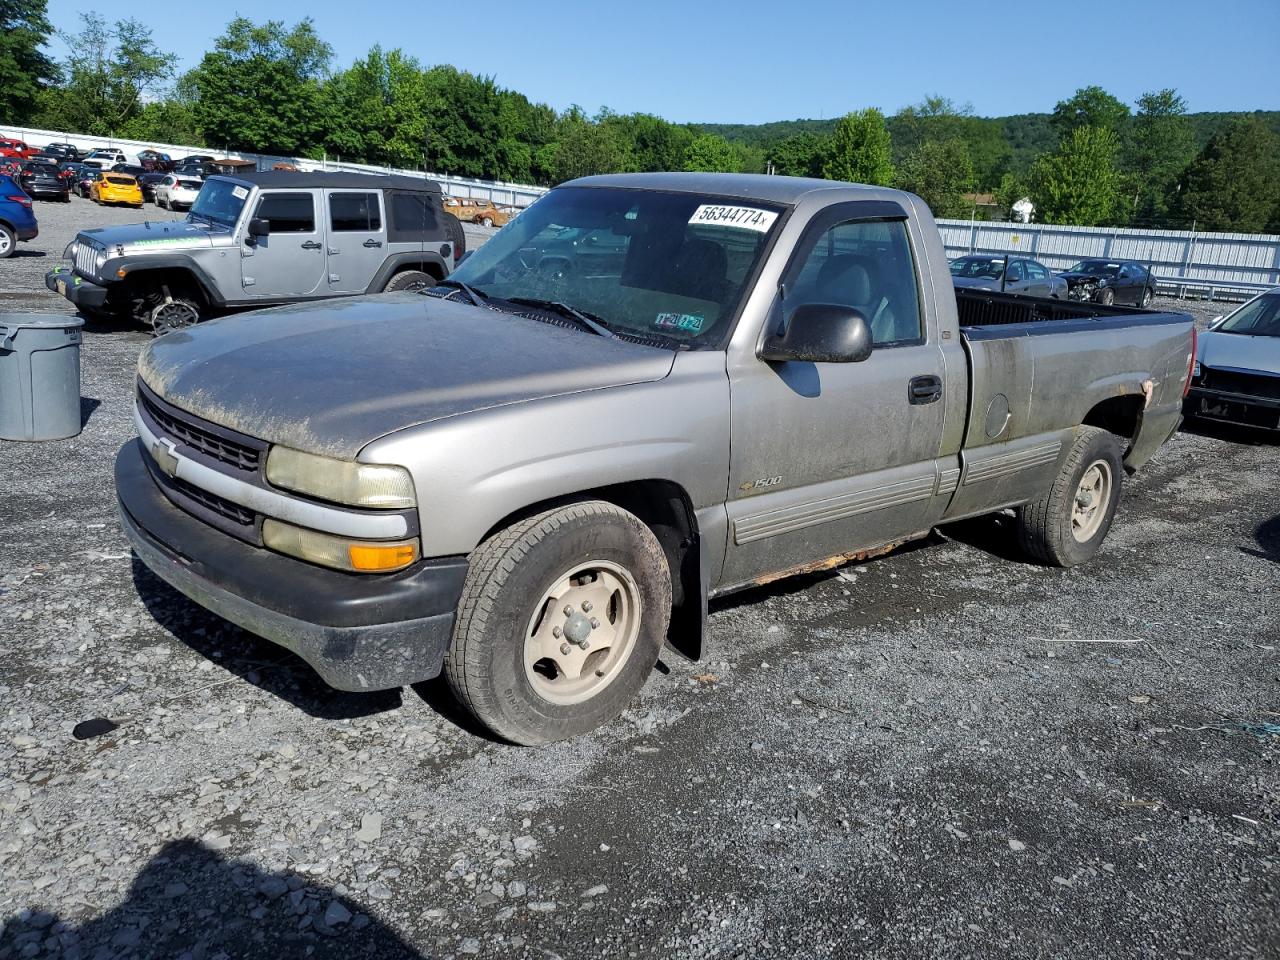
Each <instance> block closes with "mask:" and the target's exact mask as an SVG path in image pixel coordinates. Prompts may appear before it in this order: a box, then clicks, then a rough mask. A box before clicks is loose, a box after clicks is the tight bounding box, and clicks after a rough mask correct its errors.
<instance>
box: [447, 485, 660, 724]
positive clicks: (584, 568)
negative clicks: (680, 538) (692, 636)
mask: <svg viewBox="0 0 1280 960" xmlns="http://www.w3.org/2000/svg"><path fill="white" fill-rule="evenodd" d="M670 617H671V575H670V572H669V570H668V568H667V561H666V557H665V555H664V554H663V552H662V547H661V546H660V545H659V544H658V541H657V538H656V537H654V535H653V532H652V531H651V530H650V529H649V528H648V527H647V526H645V525H644V524H643V523H642V522H641V521H640V520H639V519H638V518H637V517H636V516H634V515H633V514H631V513H628V512H627V511H625V510H623V509H621V508H619V507H616V506H614V505H613V504H610V503H604V502H602V501H586V502H583V503H575V504H570V505H568V506H565V507H559V508H557V509H554V510H548V511H546V512H544V513H540V514H537V515H535V516H533V517H529V518H528V519H526V520H522V521H520V522H518V523H515V524H513V525H511V526H510V527H507V528H506V529H505V530H502V531H500V532H498V533H497V534H495V535H494V536H493V537H491V538H490V539H489V540H487V541H485V542H484V543H483V544H481V545H480V546H479V547H478V548H477V549H476V550H475V552H474V553H473V554H472V555H471V566H470V570H469V571H468V574H467V581H466V585H465V587H464V588H463V592H462V599H461V601H460V603H459V605H458V619H457V622H456V624H455V626H454V633H453V645H452V647H451V648H450V650H449V654H448V657H447V658H446V660H445V675H446V677H447V678H448V681H449V686H450V688H451V689H452V690H453V693H454V695H455V696H456V697H457V698H458V701H459V703H461V704H462V705H463V706H464V707H465V708H466V709H467V710H468V711H469V712H470V713H471V714H472V715H473V716H474V717H475V718H476V719H477V720H478V721H480V723H482V724H484V725H485V726H486V727H487V728H488V729H490V730H492V731H493V732H494V733H495V734H497V735H498V736H500V737H503V738H504V739H506V740H510V741H511V742H513V743H519V744H525V745H528V746H532V745H536V744H543V743H549V742H551V741H553V740H562V739H565V738H568V737H573V736H577V735H578V734H581V733H586V732H587V731H589V730H592V729H594V728H595V727H598V726H600V725H601V724H603V723H606V722H608V721H609V720H612V719H613V718H614V717H616V716H617V715H618V714H619V713H621V712H622V710H623V708H624V707H625V706H626V705H627V703H628V702H629V701H630V700H631V698H632V697H633V696H635V694H636V693H637V692H638V691H639V690H640V688H641V687H642V686H643V685H644V682H645V680H646V679H647V678H648V676H649V673H650V671H652V669H653V666H654V664H655V663H656V662H657V659H658V654H659V652H660V651H661V649H662V643H663V640H664V638H665V637H666V631H667V625H668V623H669V621H670Z"/></svg>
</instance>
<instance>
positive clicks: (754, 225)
mask: <svg viewBox="0 0 1280 960" xmlns="http://www.w3.org/2000/svg"><path fill="white" fill-rule="evenodd" d="M777 219H778V214H777V213H775V212H774V211H773V210H760V209H758V208H756V207H727V206H722V205H721V204H718V203H704V204H703V205H702V206H700V207H698V209H697V210H695V211H693V216H692V217H690V218H689V222H690V223H698V224H711V225H715V226H721V227H740V228H741V229H743V230H755V231H756V232H757V233H767V232H768V230H769V228H770V227H772V226H773V221H775V220H777Z"/></svg>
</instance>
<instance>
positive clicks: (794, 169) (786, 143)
mask: <svg viewBox="0 0 1280 960" xmlns="http://www.w3.org/2000/svg"><path fill="white" fill-rule="evenodd" d="M828 139H829V138H827V137H820V136H818V135H817V134H813V133H797V134H794V135H793V136H790V137H785V138H784V139H782V140H778V141H775V142H774V143H773V144H771V145H770V146H769V149H768V150H767V151H765V160H766V161H767V162H768V163H771V164H773V170H774V172H775V173H777V174H780V175H782V176H784V177H820V176H822V164H823V163H824V161H825V159H826V152H827V141H828Z"/></svg>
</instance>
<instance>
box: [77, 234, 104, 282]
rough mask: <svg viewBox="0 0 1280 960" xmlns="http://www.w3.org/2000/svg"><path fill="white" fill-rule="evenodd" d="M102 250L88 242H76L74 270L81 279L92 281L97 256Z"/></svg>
mask: <svg viewBox="0 0 1280 960" xmlns="http://www.w3.org/2000/svg"><path fill="white" fill-rule="evenodd" d="M102 250H103V248H102V247H100V246H98V245H97V244H95V243H92V242H90V241H88V240H77V241H76V254H75V268H76V273H78V274H80V276H82V277H86V278H89V279H92V277H93V271H94V267H95V266H96V262H97V259H98V254H100V253H101V252H102Z"/></svg>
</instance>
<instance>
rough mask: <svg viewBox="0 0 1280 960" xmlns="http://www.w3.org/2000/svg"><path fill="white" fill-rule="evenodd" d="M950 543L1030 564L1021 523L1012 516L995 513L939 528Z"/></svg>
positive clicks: (1003, 558) (1011, 560) (940, 532)
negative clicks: (1022, 543) (1020, 535)
mask: <svg viewBox="0 0 1280 960" xmlns="http://www.w3.org/2000/svg"><path fill="white" fill-rule="evenodd" d="M938 533H939V534H940V535H941V536H943V537H945V538H946V539H948V540H954V541H956V542H957V543H963V544H964V545H965V546H968V547H973V548H974V549H975V550H981V551H982V552H983V553H989V554H991V556H993V557H998V558H999V559H1001V560H1007V561H1009V562H1010V563H1023V564H1025V563H1029V562H1030V561H1029V560H1028V559H1027V554H1026V553H1025V552H1024V551H1023V549H1022V548H1021V547H1020V546H1018V529H1017V522H1016V520H1015V519H1014V517H1013V516H1012V514H1008V513H992V514H988V515H986V516H983V517H973V518H972V519H969V520H958V521H956V522H955V523H949V524H947V525H946V526H945V527H941V528H939V531H938Z"/></svg>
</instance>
